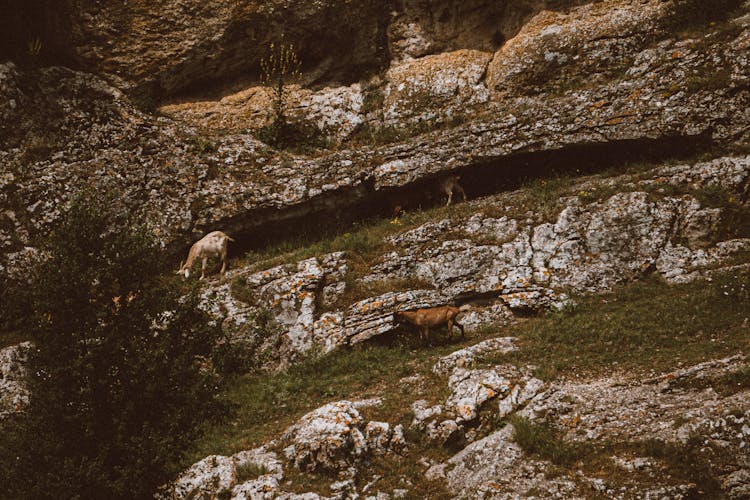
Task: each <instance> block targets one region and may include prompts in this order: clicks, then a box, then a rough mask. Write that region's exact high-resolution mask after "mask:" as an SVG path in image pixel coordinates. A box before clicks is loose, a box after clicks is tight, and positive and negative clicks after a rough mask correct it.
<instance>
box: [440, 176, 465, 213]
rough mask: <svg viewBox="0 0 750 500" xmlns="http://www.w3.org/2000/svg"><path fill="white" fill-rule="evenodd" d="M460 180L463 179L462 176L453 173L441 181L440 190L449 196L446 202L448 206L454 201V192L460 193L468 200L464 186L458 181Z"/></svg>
mask: <svg viewBox="0 0 750 500" xmlns="http://www.w3.org/2000/svg"><path fill="white" fill-rule="evenodd" d="M459 180H461V176H460V175H456V174H453V175H449V176H448V177H446V178H445V179H443V180H442V181H440V190H441V191H443V193H445V195H446V196H448V202H447V203H446V204H445V206H446V207H447V206H448V205H450V204H451V201H453V193H454V192H457V193H459V194H460V195H461V197H462V198H463V200H464V201H466V193H465V192H464V188H462V187H461V185H460V184H459V183H458V181H459Z"/></svg>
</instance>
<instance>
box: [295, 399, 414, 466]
mask: <svg viewBox="0 0 750 500" xmlns="http://www.w3.org/2000/svg"><path fill="white" fill-rule="evenodd" d="M372 404H378V402H377V401H364V402H351V401H338V402H335V403H329V404H327V405H325V406H322V407H320V408H318V409H316V410H314V411H312V412H310V413H308V414H307V415H305V416H304V417H302V418H301V419H300V420H299V421H298V422H297V423H296V424H294V425H293V426H292V427H290V428H289V429H287V430H286V432H285V433H284V436H283V437H282V441H285V442H290V443H291V444H290V445H289V446H288V447H287V448H285V449H284V453H285V454H286V457H287V459H288V460H289V461H290V463H292V464H293V465H294V466H295V467H297V468H298V469H300V470H303V471H329V472H331V471H334V472H335V471H344V470H347V469H349V468H350V467H352V466H354V465H356V464H357V462H358V461H360V460H363V459H364V458H365V457H367V456H369V455H381V454H384V453H387V452H388V451H391V450H393V449H395V450H398V449H399V448H400V447H403V445H404V437H403V430H402V429H401V428H400V427H398V428H396V429H393V430H391V427H390V425H389V424H388V423H386V422H374V421H371V422H367V423H365V421H364V419H363V417H362V415H361V414H360V412H359V410H358V409H361V408H363V407H365V406H368V405H372Z"/></svg>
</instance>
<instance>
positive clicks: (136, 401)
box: [0, 195, 226, 498]
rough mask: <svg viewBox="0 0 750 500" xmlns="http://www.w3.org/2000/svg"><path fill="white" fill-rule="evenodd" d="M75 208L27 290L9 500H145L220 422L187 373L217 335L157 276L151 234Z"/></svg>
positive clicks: (84, 203) (208, 382) (0, 463)
mask: <svg viewBox="0 0 750 500" xmlns="http://www.w3.org/2000/svg"><path fill="white" fill-rule="evenodd" d="M111 202H112V200H109V199H102V198H97V197H95V196H91V195H89V196H85V197H81V198H80V199H78V200H77V201H75V202H74V203H73V204H72V206H71V207H70V209H69V211H68V212H67V213H66V214H65V215H64V216H63V218H62V222H61V223H60V224H59V225H58V226H57V228H56V229H55V230H54V231H53V232H52V234H51V235H50V236H49V238H48V244H47V246H46V248H45V249H44V253H43V255H46V256H47V260H45V261H44V262H42V263H41V264H40V265H39V266H38V269H37V270H36V272H35V273H34V275H33V279H32V285H31V286H30V287H29V290H30V291H31V298H32V302H33V313H32V316H31V318H29V320H28V329H29V334H30V336H31V338H32V339H33V341H34V343H35V349H33V350H32V352H31V353H30V357H29V361H28V368H29V370H28V374H29V375H28V380H27V383H28V386H29V389H30V392H31V399H30V403H29V406H28V408H27V409H26V412H25V413H24V414H23V415H22V416H20V417H17V418H15V419H14V420H12V421H9V422H6V423H5V424H4V428H3V429H2V431H3V432H2V434H1V435H0V436H2V437H0V484H3V488H4V489H5V491H4V494H7V495H8V498H49V497H60V496H65V497H74V498H148V497H150V496H151V495H152V494H153V492H154V490H155V489H156V488H157V487H158V486H159V485H160V484H162V483H163V482H165V481H167V480H168V479H169V478H170V476H171V475H172V474H173V473H174V472H176V470H175V464H176V463H177V461H178V460H179V459H180V457H181V455H182V453H183V450H184V449H185V448H186V446H187V445H188V444H189V443H191V442H192V441H193V440H194V439H195V438H196V437H197V436H198V434H199V430H200V428H201V425H202V424H203V422H206V421H211V420H215V419H217V418H219V417H221V416H223V415H224V414H225V413H226V407H225V405H224V404H222V403H220V402H219V401H218V400H217V399H216V397H215V394H216V392H217V391H216V386H215V385H216V384H215V380H213V379H212V378H211V377H210V376H209V375H207V374H205V373H203V372H202V371H201V370H200V367H199V366H198V363H197V362H196V359H197V357H198V356H202V355H206V354H208V352H207V351H208V350H209V349H210V346H211V345H213V342H214V340H215V335H216V331H215V329H214V328H212V327H210V326H209V322H208V318H207V317H206V315H205V313H202V312H201V311H200V310H199V309H197V308H196V307H195V306H196V304H197V301H198V294H197V289H195V288H192V289H187V290H184V289H182V290H181V289H180V288H179V286H178V285H176V282H175V281H174V280H167V279H164V278H161V277H160V272H161V271H162V270H163V269H164V268H165V267H164V266H163V262H162V259H161V258H160V255H161V254H160V252H159V247H158V245H157V242H156V241H155V240H154V239H153V237H152V236H151V235H150V233H149V232H148V231H147V230H146V229H145V228H144V227H143V226H142V225H140V224H138V223H137V222H134V221H132V220H130V219H129V218H128V217H125V216H120V215H117V214H114V213H113V212H112V211H108V210H110V209H108V208H105V207H107V206H109V205H110V204H111Z"/></svg>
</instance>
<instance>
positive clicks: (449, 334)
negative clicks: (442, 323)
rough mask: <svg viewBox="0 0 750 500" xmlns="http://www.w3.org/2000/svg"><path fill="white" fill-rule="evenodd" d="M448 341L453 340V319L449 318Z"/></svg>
mask: <svg viewBox="0 0 750 500" xmlns="http://www.w3.org/2000/svg"><path fill="white" fill-rule="evenodd" d="M448 340H453V319H451V318H448Z"/></svg>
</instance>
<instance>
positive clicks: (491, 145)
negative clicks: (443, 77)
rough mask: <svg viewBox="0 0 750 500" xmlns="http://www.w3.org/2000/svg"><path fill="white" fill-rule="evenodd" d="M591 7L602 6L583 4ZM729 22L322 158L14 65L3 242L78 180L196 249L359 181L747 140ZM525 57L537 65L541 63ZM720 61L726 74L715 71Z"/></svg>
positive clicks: (63, 75) (6, 109) (36, 226)
mask: <svg viewBox="0 0 750 500" xmlns="http://www.w3.org/2000/svg"><path fill="white" fill-rule="evenodd" d="M620 1H621V3H622V5H623V6H628V5H630V2H627V1H626V0H620ZM610 3H612V2H608V3H607V4H606V5H609V4H610ZM673 3H676V2H671V1H670V2H665V4H667V6H668V5H671V4H673ZM602 5H604V4H602ZM618 5H619V4H618ZM586 8H589V9H600V8H601V7H582V8H581V9H583V10H581V11H580V12H587V11H586V10H585V9H586ZM623 8H624V9H626V10H627V8H629V7H627V8H626V7H623ZM634 9H635V8H633V9H631V10H634ZM743 9H745V7H743ZM313 10H315V9H313ZM574 10H575V9H574ZM575 12H578V10H575ZM575 12H572V13H571V15H570V16H568V18H566V19H567V20H568V21H566V22H570V23H572V27H570V28H566V29H568V31H570V32H571V33H572V32H573V30H574V28H576V29H577V24H576V23H578V19H583V18H584V17H585V16H584V15H583V14H575ZM644 12H646V14H644V15H650V16H656V17H657V18H658V19H657V21H654V22H657V24H658V23H662V22H663V21H662V20H661V17H660V16H662V15H669V16H671V14H666V13H665V11H664V9H663V8H661V7H655V6H654V3H653V2H650V3H649V4H648V8H647V9H645V11H644ZM743 13H745V11H742V10H741V11H740V13H739V14H738V15H739V16H741V15H743ZM136 17H137V16H136ZM581 22H584V21H581ZM664 22H666V21H664ZM729 23H730V24H731V23H733V24H731V25H732V26H734V27H735V28H736V29H729V30H726V31H720V30H719V29H718V28H716V29H717V31H716V32H715V33H714V32H712V31H711V30H712V29H713V28H712V27H710V26H706V27H705V30H706V31H707V33H706V36H704V37H701V38H700V39H698V38H696V39H689V40H679V41H678V40H674V39H672V38H665V39H664V40H662V41H660V42H658V43H656V45H654V46H653V47H649V48H647V49H644V50H643V51H642V52H640V53H637V54H630V56H632V57H633V59H634V60H633V64H632V67H631V69H630V70H628V71H627V72H625V73H624V74H619V73H618V74H617V75H613V78H614V77H615V76H616V78H614V81H613V82H607V83H606V84H604V83H602V84H597V85H593V86H592V87H586V86H584V87H581V88H580V89H574V90H570V91H565V92H562V94H560V93H559V92H558V93H552V94H550V93H549V92H547V93H544V92H543V93H542V94H540V95H539V96H534V97H529V96H519V95H517V94H513V95H510V96H508V97H507V98H504V99H503V100H501V101H498V102H494V103H493V102H490V103H487V104H486V105H484V106H483V109H482V110H481V112H478V113H476V114H474V115H472V116H471V117H470V120H469V121H467V122H466V123H464V124H461V125H458V126H455V127H453V128H451V129H447V130H435V131H432V132H429V133H426V134H423V135H420V136H418V137H416V138H414V139H412V140H408V141H405V142H402V143H397V144H390V145H382V146H372V147H362V148H358V149H356V150H340V151H334V152H331V153H328V154H323V155H321V156H317V157H314V158H302V157H293V156H292V157H289V156H285V157H282V156H280V155H277V154H276V153H274V152H272V151H269V150H268V149H267V148H263V147H260V146H258V144H257V143H256V142H254V141H253V139H252V138H251V137H250V136H247V135H242V134H233V135H227V136H224V137H220V138H216V139H209V140H205V139H203V138H200V137H196V135H195V132H194V131H192V130H189V129H187V128H185V127H183V126H181V125H179V124H176V123H174V122H172V121H170V120H168V119H165V118H154V117H153V116H150V115H146V114H144V113H142V112H139V111H138V110H136V109H135V108H133V106H132V105H131V104H130V103H129V102H128V101H127V99H126V97H125V96H124V95H123V94H122V93H121V92H120V91H118V90H116V89H114V88H112V87H111V86H110V85H108V84H107V83H105V82H104V81H103V80H101V79H98V78H96V77H93V76H91V75H86V74H83V73H79V72H72V71H69V70H63V69H60V68H47V69H42V70H39V74H38V75H34V77H33V78H28V77H27V76H26V74H25V72H23V71H19V70H18V69H17V68H15V67H14V66H12V65H5V67H4V68H3V70H2V72H0V78H2V80H0V96H2V98H1V99H0V102H2V103H3V104H2V106H3V111H2V113H3V116H7V118H8V121H6V122H4V123H12V124H13V125H12V126H6V127H5V128H4V129H3V130H2V133H0V137H3V138H4V142H3V144H2V146H0V147H1V148H2V149H1V150H0V164H2V165H3V166H4V172H3V173H5V172H8V173H10V174H12V176H13V180H12V181H11V185H12V189H10V187H9V186H0V203H2V206H3V207H7V208H9V209H10V210H11V211H12V212H13V213H14V214H15V216H16V222H13V220H12V218H10V219H9V224H8V225H6V224H3V225H2V227H3V228H5V227H6V226H8V227H12V228H13V230H12V231H10V230H6V229H3V230H4V231H6V236H7V238H9V241H10V242H11V245H10V246H9V247H6V248H3V254H7V253H10V252H13V251H15V250H18V249H20V248H23V247H24V246H30V245H31V243H32V241H33V239H34V237H35V236H36V235H39V234H44V231H45V230H47V229H48V227H49V223H50V222H52V221H54V220H55V219H56V218H57V217H58V216H59V207H60V206H64V204H65V202H66V200H69V199H70V198H71V197H72V196H73V195H74V191H75V189H73V186H82V185H88V184H92V185H94V186H95V187H96V188H97V189H107V188H109V189H114V190H116V191H117V192H121V193H122V194H123V196H122V197H121V200H122V202H123V203H126V204H127V205H128V208H129V209H130V210H131V211H133V212H137V213H141V214H143V215H145V216H146V217H147V218H148V219H149V220H151V221H152V222H153V224H154V227H155V228H156V229H158V231H159V232H160V236H161V237H162V238H163V239H164V241H165V242H169V243H174V244H176V245H178V246H182V245H184V244H186V243H187V241H188V240H190V239H193V238H192V233H193V231H195V233H202V232H204V231H205V229H208V227H207V226H209V225H210V226H213V227H216V226H219V227H222V228H223V229H225V230H227V231H229V232H230V233H231V232H234V233H235V234H236V233H242V234H245V235H247V234H250V232H251V231H254V230H256V229H257V228H258V227H259V226H260V225H263V224H271V223H274V222H277V221H280V220H289V218H293V217H294V216H295V215H296V216H299V215H302V214H306V213H310V211H314V210H316V209H318V210H319V209H321V208H322V207H323V206H325V204H324V202H323V201H324V200H328V201H330V202H331V203H332V204H334V205H335V204H338V203H340V202H339V201H335V200H339V199H341V198H334V197H333V195H334V194H336V195H341V194H342V193H354V194H352V196H353V197H355V199H359V200H363V199H364V198H366V196H367V195H368V194H371V193H372V191H371V190H373V189H374V190H379V189H382V188H388V187H394V186H403V185H406V184H409V183H412V182H414V181H417V180H423V179H426V178H429V177H430V176H434V175H437V174H439V173H441V172H445V171H448V170H456V169H464V168H470V167H472V166H475V165H478V164H487V163H489V162H496V161H497V160H498V159H502V158H504V157H507V156H509V155H516V154H521V153H529V154H533V153H535V152H549V151H554V150H565V149H566V148H568V147H570V146H581V147H586V146H588V145H592V144H600V145H601V144H607V143H611V144H618V143H619V144H622V141H625V140H640V141H655V142H654V143H655V144H656V143H658V141H660V140H663V141H670V140H673V139H674V138H680V137H682V138H699V137H700V138H701V139H706V140H712V141H714V142H715V143H718V144H729V143H732V144H735V143H746V142H747V141H748V139H749V138H748V132H747V131H748V130H750V127H748V123H750V117H749V116H748V115H747V113H746V112H745V110H747V109H750V105H748V104H749V103H750V93H748V82H749V81H750V75H749V69H748V68H750V63H749V61H748V55H747V51H746V50H744V48H743V47H744V45H745V44H746V41H747V37H748V36H750V31H749V30H748V27H747V26H745V25H743V24H742V23H741V22H740V17H738V18H737V19H736V20H730V21H729ZM105 24H106V23H105ZM646 25H648V24H646ZM542 31H543V30H542ZM542 31H539V32H538V33H536V34H533V33H531V32H530V34H529V37H527V38H528V44H530V45H529V46H530V47H531V46H536V45H535V44H536V41H537V39H538V38H544V37H545V36H546V35H545V34H543V33H542ZM665 36H666V35H665ZM584 38H585V37H584ZM524 40H526V38H524ZM520 42H521V40H520V39H519V42H517V43H520ZM601 42H606V41H601ZM525 43H526V42H524V44H525ZM597 43H598V42H597ZM116 44H119V41H118V42H116ZM188 45H189V44H188ZM626 46H627V44H626ZM628 47H629V46H628ZM628 50H631V48H628ZM499 54H502V50H501V51H500V53H499ZM675 54H678V57H674V56H675ZM630 56H629V57H630ZM498 57H500V56H499V55H498V56H496V60H497V58H498ZM144 59H145V60H148V59H149V58H148V57H146V58H144ZM615 59H617V58H615ZM620 59H621V58H620ZM525 64H526V65H528V66H529V68H530V67H531V66H533V65H534V64H535V62H534V61H533V60H528V61H526V62H525ZM201 67H203V66H201ZM529 68H527V69H529ZM129 70H130V68H129ZM705 74H713V75H717V78H719V79H718V81H716V79H712V80H710V81H709V80H707V79H704V78H703V77H701V76H700V75H705ZM690 75H698V76H695V77H693V76H690ZM722 75H723V76H722ZM550 81H551V83H550V84H551V85H555V84H558V83H562V84H564V85H567V84H568V83H567V82H565V81H564V79H563V81H560V79H558V78H551V79H550ZM31 82H33V83H31ZM6 96H7V99H6ZM21 96H22V97H21ZM11 103H13V104H12V106H11ZM51 108H54V109H58V110H59V113H55V114H54V115H50V114H49V113H47V112H46V110H48V109H51ZM92 123H93V124H94V125H93V126H91V125H90V124H92ZM92 172H93V173H94V174H93V175H92V174H91V173H92ZM291 174H294V175H291ZM5 177H6V176H0V178H5ZM7 178H8V179H10V177H7ZM342 197H343V196H342ZM343 198H346V197H343ZM50 200H55V201H54V202H53V201H50ZM350 201H351V198H349V199H348V202H350ZM316 203H318V204H317V205H316ZM276 208H281V209H282V210H281V211H278V212H276V211H275V210H272V209H276ZM19 214H24V215H23V217H20V216H19ZM4 239H5V238H3V237H0V241H3V240H4Z"/></svg>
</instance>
